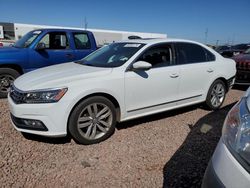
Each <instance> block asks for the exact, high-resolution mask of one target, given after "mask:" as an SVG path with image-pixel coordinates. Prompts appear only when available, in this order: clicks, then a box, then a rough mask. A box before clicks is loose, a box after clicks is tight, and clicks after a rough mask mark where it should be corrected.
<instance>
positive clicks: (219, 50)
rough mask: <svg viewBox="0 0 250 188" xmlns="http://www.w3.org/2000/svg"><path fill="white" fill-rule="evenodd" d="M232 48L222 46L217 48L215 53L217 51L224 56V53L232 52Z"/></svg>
mask: <svg viewBox="0 0 250 188" xmlns="http://www.w3.org/2000/svg"><path fill="white" fill-rule="evenodd" d="M231 48H232V46H231V45H222V46H217V47H216V48H215V51H217V52H218V53H219V54H221V55H222V54H223V52H224V51H228V50H231Z"/></svg>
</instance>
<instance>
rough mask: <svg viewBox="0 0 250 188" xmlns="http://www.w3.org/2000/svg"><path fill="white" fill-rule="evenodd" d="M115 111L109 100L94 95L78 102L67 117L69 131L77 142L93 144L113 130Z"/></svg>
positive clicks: (106, 136) (103, 138)
mask: <svg viewBox="0 0 250 188" xmlns="http://www.w3.org/2000/svg"><path fill="white" fill-rule="evenodd" d="M115 124H116V113H115V107H114V105H113V103H112V102H111V101H109V100H108V99H106V98H105V97H101V96H96V97H91V98H89V99H86V100H84V101H82V102H80V103H79V104H78V105H77V106H76V107H75V109H74V110H73V112H72V113H71V116H70V118H69V124H68V128H69V132H70V134H71V136H72V137H73V138H74V140H75V141H76V142H77V143H80V144H85V145H88V144H95V143H99V142H101V141H103V140H106V139H107V138H108V137H109V136H111V135H112V134H113V133H114V131H115Z"/></svg>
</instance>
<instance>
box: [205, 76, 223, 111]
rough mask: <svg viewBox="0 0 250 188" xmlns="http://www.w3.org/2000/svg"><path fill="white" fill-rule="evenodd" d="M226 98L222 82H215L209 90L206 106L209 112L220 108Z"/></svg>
mask: <svg viewBox="0 0 250 188" xmlns="http://www.w3.org/2000/svg"><path fill="white" fill-rule="evenodd" d="M225 97H226V87H225V84H224V82H223V81H222V80H216V81H215V82H214V83H213V84H212V85H211V87H210V88H209V91H208V94H207V99H206V105H207V107H209V109H211V110H217V109H219V108H220V107H221V105H222V104H223V102H224V100H225Z"/></svg>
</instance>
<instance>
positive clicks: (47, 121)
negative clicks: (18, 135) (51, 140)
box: [8, 96, 69, 137]
mask: <svg viewBox="0 0 250 188" xmlns="http://www.w3.org/2000/svg"><path fill="white" fill-rule="evenodd" d="M8 103H9V109H10V113H11V116H12V118H11V122H12V124H13V126H14V127H15V129H16V130H18V131H20V132H25V133H31V134H37V135H42V136H51V137H60V136H65V135H67V120H68V116H69V112H67V106H68V102H67V101H64V102H63V101H59V102H57V103H46V104H15V103H14V102H13V100H12V99H11V98H10V97H9V96H8ZM23 120H36V121H39V122H41V123H42V124H43V125H44V127H46V128H45V130H42V129H41V130H39V129H34V127H33V128H32V127H28V126H24V125H22V123H20V122H22V121H23Z"/></svg>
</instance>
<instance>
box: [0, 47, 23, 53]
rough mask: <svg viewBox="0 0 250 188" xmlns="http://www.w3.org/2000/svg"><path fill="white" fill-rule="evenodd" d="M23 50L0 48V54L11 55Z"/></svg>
mask: <svg viewBox="0 0 250 188" xmlns="http://www.w3.org/2000/svg"><path fill="white" fill-rule="evenodd" d="M24 49H25V48H15V47H2V48H0V53H13V52H20V51H22V50H24Z"/></svg>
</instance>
